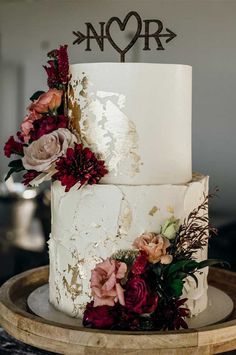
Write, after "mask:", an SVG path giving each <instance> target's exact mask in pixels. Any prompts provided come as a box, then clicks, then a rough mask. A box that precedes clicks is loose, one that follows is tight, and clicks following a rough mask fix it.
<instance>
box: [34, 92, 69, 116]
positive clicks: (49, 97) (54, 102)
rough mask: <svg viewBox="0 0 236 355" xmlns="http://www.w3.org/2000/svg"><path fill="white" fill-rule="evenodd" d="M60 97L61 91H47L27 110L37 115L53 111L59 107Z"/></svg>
mask: <svg viewBox="0 0 236 355" xmlns="http://www.w3.org/2000/svg"><path fill="white" fill-rule="evenodd" d="M62 95H63V91H62V90H57V89H49V90H48V92H45V93H43V94H42V95H40V96H39V98H38V99H37V100H35V101H34V102H32V104H31V105H30V106H29V110H30V111H32V110H35V111H36V112H38V113H46V112H48V111H55V110H56V109H57V108H58V107H59V106H60V105H61V98H62Z"/></svg>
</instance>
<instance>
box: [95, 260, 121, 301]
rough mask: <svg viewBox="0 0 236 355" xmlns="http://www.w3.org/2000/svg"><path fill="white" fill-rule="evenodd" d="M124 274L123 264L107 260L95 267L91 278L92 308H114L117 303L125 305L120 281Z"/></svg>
mask: <svg viewBox="0 0 236 355" xmlns="http://www.w3.org/2000/svg"><path fill="white" fill-rule="evenodd" d="M126 272H127V266H126V264H125V263H123V262H119V261H117V260H113V259H109V258H108V259H106V260H105V261H103V262H101V263H99V264H97V265H96V267H95V269H94V270H92V276H91V290H92V296H93V298H94V307H97V306H105V305H107V306H114V305H115V303H117V302H119V303H120V304H121V305H123V306H124V305H125V301H124V290H123V288H122V287H121V285H120V280H121V279H122V278H124V276H125V274H126Z"/></svg>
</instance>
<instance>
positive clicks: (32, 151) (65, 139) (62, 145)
mask: <svg viewBox="0 0 236 355" xmlns="http://www.w3.org/2000/svg"><path fill="white" fill-rule="evenodd" d="M76 140H77V138H76V137H75V135H74V134H72V133H71V132H70V131H69V130H68V129H66V128H59V129H58V130H56V131H53V132H52V133H50V134H45V135H44V136H42V137H40V138H39V139H38V140H36V141H34V142H33V143H31V144H30V145H29V146H28V147H24V157H23V159H22V163H23V166H24V168H25V169H26V170H36V171H38V172H48V171H49V169H50V168H51V167H52V165H53V163H54V162H55V161H56V160H57V159H58V158H59V157H61V156H62V155H63V154H65V153H66V150H67V148H68V147H71V146H72V145H73V144H74V143H75V142H76Z"/></svg>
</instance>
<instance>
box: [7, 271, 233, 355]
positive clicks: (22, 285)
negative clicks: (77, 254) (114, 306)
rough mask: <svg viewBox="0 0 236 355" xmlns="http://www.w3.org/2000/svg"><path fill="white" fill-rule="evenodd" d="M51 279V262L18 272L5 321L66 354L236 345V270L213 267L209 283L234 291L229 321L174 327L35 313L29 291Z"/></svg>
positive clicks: (202, 351) (29, 339)
mask: <svg viewBox="0 0 236 355" xmlns="http://www.w3.org/2000/svg"><path fill="white" fill-rule="evenodd" d="M47 280H48V267H41V268H37V269H34V270H30V271H27V272H25V273H23V274H20V275H18V276H15V277H13V278H12V279H10V280H9V281H8V282H7V283H6V284H4V285H3V286H2V288H1V289H0V324H1V326H2V327H3V328H4V329H5V330H6V331H7V332H8V333H9V334H11V335H12V336H14V337H15V338H16V339H18V340H21V341H23V342H25V343H27V344H30V345H33V346H36V347H39V348H41V349H44V350H48V351H54V352H57V353H60V354H71V355H72V354H85V355H92V354H95V355H96V354H99V355H108V354H112V355H117V354H122V355H123V354H133V355H134V354H135V355H141V354H142V355H143V354H144V355H154V354H155V355H159V354H160V355H163V354H166V355H172V354H175V355H182V354H185V355H189V354H197V355H206V354H218V353H221V352H224V351H229V350H233V349H236V273H233V272H230V271H225V270H221V269H211V271H210V274H209V283H210V284H211V285H212V286H215V287H217V288H220V289H222V290H223V291H224V292H226V293H228V294H229V296H231V298H232V299H233V301H234V305H235V307H234V311H233V313H232V315H231V317H230V319H229V320H228V321H226V322H224V323H220V324H217V325H212V326H208V327H204V328H200V329H189V330H183V331H182V330H181V331H171V332H138V333H137V332H122V333H121V332H117V331H101V330H96V329H93V330H92V329H85V328H83V327H79V326H78V327H74V326H63V325H61V324H57V323H55V322H51V321H48V320H45V319H42V318H40V317H37V316H35V315H34V314H31V313H30V312H29V310H28V307H27V297H28V295H29V294H30V293H31V292H32V291H33V290H34V289H36V288H38V287H39V286H41V285H43V284H45V283H46V282H47Z"/></svg>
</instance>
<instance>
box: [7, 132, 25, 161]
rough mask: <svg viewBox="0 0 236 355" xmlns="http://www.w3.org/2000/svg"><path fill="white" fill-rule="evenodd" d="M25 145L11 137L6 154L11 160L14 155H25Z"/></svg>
mask: <svg viewBox="0 0 236 355" xmlns="http://www.w3.org/2000/svg"><path fill="white" fill-rule="evenodd" d="M23 146H24V145H23V143H21V142H17V141H15V139H14V137H13V136H11V137H10V138H9V139H8V141H7V142H6V143H5V146H4V154H5V156H6V157H7V158H10V156H11V155H12V154H17V155H21V156H22V155H23Z"/></svg>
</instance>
